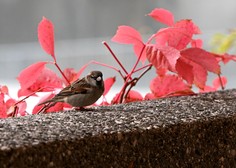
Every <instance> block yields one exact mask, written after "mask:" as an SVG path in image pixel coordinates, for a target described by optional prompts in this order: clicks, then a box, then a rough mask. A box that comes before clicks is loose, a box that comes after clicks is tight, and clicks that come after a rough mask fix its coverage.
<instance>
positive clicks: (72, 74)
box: [63, 68, 78, 85]
mask: <svg viewBox="0 0 236 168" xmlns="http://www.w3.org/2000/svg"><path fill="white" fill-rule="evenodd" d="M63 73H64V75H65V76H66V78H67V79H68V81H69V82H70V83H73V82H74V81H75V80H77V79H78V73H77V72H76V71H75V69H73V68H66V69H65V70H64V71H63ZM63 83H64V84H66V85H67V84H68V83H67V81H66V80H65V79H64V78H63Z"/></svg>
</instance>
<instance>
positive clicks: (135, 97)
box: [125, 90, 143, 103]
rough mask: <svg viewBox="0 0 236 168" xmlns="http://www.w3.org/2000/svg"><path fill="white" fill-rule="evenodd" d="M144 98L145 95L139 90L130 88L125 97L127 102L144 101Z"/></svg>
mask: <svg viewBox="0 0 236 168" xmlns="http://www.w3.org/2000/svg"><path fill="white" fill-rule="evenodd" d="M142 100H143V96H142V95H141V94H140V93H139V92H137V91H135V90H130V91H129V93H128V95H127V97H126V99H125V103H130V102H135V101H142Z"/></svg>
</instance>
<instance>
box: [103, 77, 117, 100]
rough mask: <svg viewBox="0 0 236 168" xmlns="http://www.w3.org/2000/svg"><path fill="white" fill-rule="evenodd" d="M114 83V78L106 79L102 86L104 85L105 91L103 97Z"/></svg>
mask: <svg viewBox="0 0 236 168" xmlns="http://www.w3.org/2000/svg"><path fill="white" fill-rule="evenodd" d="M115 81H116V77H115V76H114V77H110V78H107V79H106V80H105V81H104V85H105V90H104V92H103V96H105V95H106V94H107V93H108V92H109V90H110V89H111V87H112V86H113V84H114V83H115Z"/></svg>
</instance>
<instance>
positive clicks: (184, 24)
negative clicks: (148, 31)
mask: <svg viewBox="0 0 236 168" xmlns="http://www.w3.org/2000/svg"><path fill="white" fill-rule="evenodd" d="M174 27H177V28H182V29H184V30H185V31H186V33H187V34H189V35H191V36H192V35H193V34H200V33H201V30H200V29H199V27H198V26H197V25H195V24H194V23H193V21H192V20H190V19H183V20H180V21H178V22H176V23H175V25H174Z"/></svg>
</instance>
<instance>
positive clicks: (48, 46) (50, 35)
mask: <svg viewBox="0 0 236 168" xmlns="http://www.w3.org/2000/svg"><path fill="white" fill-rule="evenodd" d="M38 39H39V43H40V45H41V46H42V48H43V49H44V51H45V52H46V53H48V54H49V55H51V56H52V58H53V60H54V61H55V62H56V57H55V53H54V26H53V24H52V22H51V21H50V20H48V19H47V18H45V17H43V19H42V21H41V22H40V23H39V25H38Z"/></svg>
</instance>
